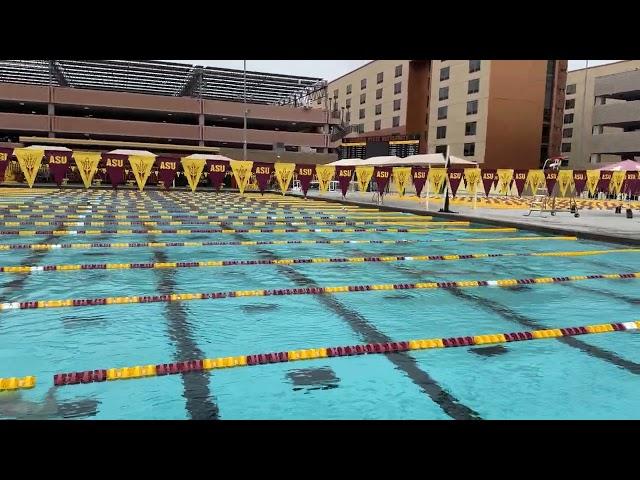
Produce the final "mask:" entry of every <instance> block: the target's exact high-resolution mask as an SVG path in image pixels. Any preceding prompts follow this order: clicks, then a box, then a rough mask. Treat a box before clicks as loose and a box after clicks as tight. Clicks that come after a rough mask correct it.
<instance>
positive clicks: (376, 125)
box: [373, 120, 382, 130]
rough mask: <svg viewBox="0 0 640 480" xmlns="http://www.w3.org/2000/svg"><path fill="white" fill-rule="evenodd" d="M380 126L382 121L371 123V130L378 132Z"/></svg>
mask: <svg viewBox="0 0 640 480" xmlns="http://www.w3.org/2000/svg"><path fill="white" fill-rule="evenodd" d="M381 124H382V120H376V121H375V122H374V123H373V129H374V130H380V126H381Z"/></svg>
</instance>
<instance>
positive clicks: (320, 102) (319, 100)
mask: <svg viewBox="0 0 640 480" xmlns="http://www.w3.org/2000/svg"><path fill="white" fill-rule="evenodd" d="M321 104H322V97H320V98H318V105H321Z"/></svg>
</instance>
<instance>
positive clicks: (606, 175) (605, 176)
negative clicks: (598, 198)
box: [598, 170, 613, 193]
mask: <svg viewBox="0 0 640 480" xmlns="http://www.w3.org/2000/svg"><path fill="white" fill-rule="evenodd" d="M612 176H613V172H611V170H600V179H599V180H598V190H599V191H600V192H604V193H608V192H609V184H610V183H611V177H612Z"/></svg>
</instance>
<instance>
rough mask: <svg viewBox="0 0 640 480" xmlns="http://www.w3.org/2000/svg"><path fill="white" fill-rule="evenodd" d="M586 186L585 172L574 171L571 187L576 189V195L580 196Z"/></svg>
mask: <svg viewBox="0 0 640 480" xmlns="http://www.w3.org/2000/svg"><path fill="white" fill-rule="evenodd" d="M586 184H587V171H586V170H574V171H573V186H574V187H575V189H576V195H580V194H581V193H582V192H583V191H584V187H585V185H586Z"/></svg>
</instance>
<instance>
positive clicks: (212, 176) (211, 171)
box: [207, 160, 230, 190]
mask: <svg viewBox="0 0 640 480" xmlns="http://www.w3.org/2000/svg"><path fill="white" fill-rule="evenodd" d="M229 168H230V167H229V162H228V161H226V160H207V178H208V179H209V185H211V187H212V188H214V189H216V190H220V187H221V186H222V183H223V182H224V177H225V175H226V174H227V171H230V170H229Z"/></svg>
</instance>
